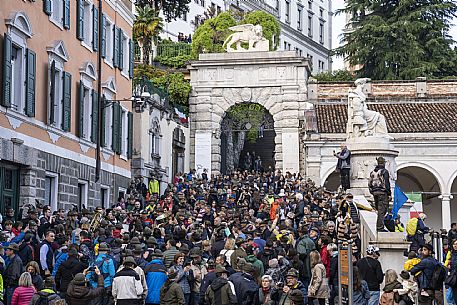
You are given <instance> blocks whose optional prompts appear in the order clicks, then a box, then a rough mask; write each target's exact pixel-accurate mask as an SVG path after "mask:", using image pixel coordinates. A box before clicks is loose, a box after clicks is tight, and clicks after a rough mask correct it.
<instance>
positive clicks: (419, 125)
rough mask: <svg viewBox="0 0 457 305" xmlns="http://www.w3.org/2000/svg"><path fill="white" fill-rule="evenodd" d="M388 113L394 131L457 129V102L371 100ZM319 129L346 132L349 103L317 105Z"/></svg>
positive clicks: (370, 106) (375, 105)
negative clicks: (398, 102)
mask: <svg viewBox="0 0 457 305" xmlns="http://www.w3.org/2000/svg"><path fill="white" fill-rule="evenodd" d="M368 108H369V109H372V110H375V111H378V112H380V113H382V114H383V115H384V116H385V117H386V121H387V129H388V130H389V132H390V133H422V132H457V103H402V104H387V103H386V104H381V103H380V104H370V105H368ZM316 116H317V127H318V131H319V133H345V132H346V124H347V106H346V105H344V104H328V105H325V104H318V105H316Z"/></svg>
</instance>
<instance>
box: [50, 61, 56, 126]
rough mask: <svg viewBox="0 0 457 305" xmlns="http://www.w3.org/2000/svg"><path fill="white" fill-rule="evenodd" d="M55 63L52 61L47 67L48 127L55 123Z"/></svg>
mask: <svg viewBox="0 0 457 305" xmlns="http://www.w3.org/2000/svg"><path fill="white" fill-rule="evenodd" d="M56 72H57V71H56V62H55V60H53V61H52V62H51V65H50V67H49V78H50V82H49V84H50V88H49V125H53V124H54V123H55V121H56V120H55V108H56Z"/></svg>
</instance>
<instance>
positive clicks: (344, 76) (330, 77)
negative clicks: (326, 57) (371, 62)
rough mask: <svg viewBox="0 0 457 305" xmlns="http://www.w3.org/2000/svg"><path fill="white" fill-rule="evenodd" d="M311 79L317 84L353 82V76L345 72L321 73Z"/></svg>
mask: <svg viewBox="0 0 457 305" xmlns="http://www.w3.org/2000/svg"><path fill="white" fill-rule="evenodd" d="M313 77H314V78H315V79H317V81H319V82H350V81H354V80H355V76H354V74H353V73H351V72H350V71H347V70H336V71H332V72H322V73H318V74H316V75H313Z"/></svg>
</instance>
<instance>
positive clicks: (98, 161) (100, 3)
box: [95, 0, 104, 182]
mask: <svg viewBox="0 0 457 305" xmlns="http://www.w3.org/2000/svg"><path fill="white" fill-rule="evenodd" d="M103 1H104V0H98V52H97V68H98V69H97V70H98V72H97V91H98V130H97V149H96V152H95V182H98V181H99V180H100V171H101V159H100V153H101V144H102V143H101V141H102V128H103V127H104V126H102V125H103V124H102V122H103V110H104V107H103V105H102V101H104V99H103V98H102V39H103Z"/></svg>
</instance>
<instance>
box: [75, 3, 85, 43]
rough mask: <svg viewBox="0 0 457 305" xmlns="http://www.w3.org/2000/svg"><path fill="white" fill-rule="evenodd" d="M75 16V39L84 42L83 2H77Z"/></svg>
mask: <svg viewBox="0 0 457 305" xmlns="http://www.w3.org/2000/svg"><path fill="white" fill-rule="evenodd" d="M76 4H77V14H76V38H78V39H79V40H81V41H82V40H84V3H83V0H77V2H76Z"/></svg>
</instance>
